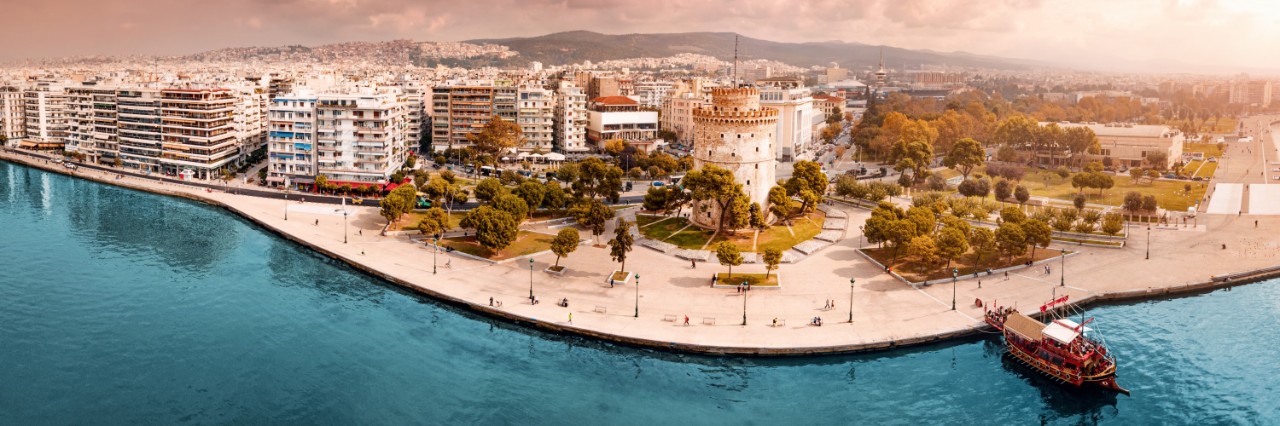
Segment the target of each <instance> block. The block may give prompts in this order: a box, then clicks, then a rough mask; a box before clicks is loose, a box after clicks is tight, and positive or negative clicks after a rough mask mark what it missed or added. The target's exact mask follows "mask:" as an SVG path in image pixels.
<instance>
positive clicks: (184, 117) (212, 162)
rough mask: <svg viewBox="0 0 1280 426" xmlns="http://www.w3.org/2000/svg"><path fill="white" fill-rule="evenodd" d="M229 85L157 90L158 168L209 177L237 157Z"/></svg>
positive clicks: (234, 101) (215, 174) (163, 170)
mask: <svg viewBox="0 0 1280 426" xmlns="http://www.w3.org/2000/svg"><path fill="white" fill-rule="evenodd" d="M236 106H237V99H236V96H235V94H234V93H232V91H231V90H230V89H224V88H216V89H204V88H181V89H162V90H160V110H159V112H160V131H161V135H160V141H161V148H162V149H163V151H162V152H161V154H160V168H161V172H163V173H166V174H172V175H178V176H183V177H192V178H197V179H211V178H215V177H217V175H218V173H217V172H218V171H219V170H222V169H223V168H225V167H228V166H230V165H233V164H234V163H235V162H236V160H237V159H239V158H240V154H241V151H240V140H239V139H238V138H237V136H238V135H237V133H236V128H235V111H236Z"/></svg>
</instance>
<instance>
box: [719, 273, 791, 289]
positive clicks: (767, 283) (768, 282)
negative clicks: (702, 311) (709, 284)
mask: <svg viewBox="0 0 1280 426" xmlns="http://www.w3.org/2000/svg"><path fill="white" fill-rule="evenodd" d="M764 276H765V274H744V273H741V272H736V273H734V274H733V275H729V274H728V273H723V274H721V273H717V274H716V278H717V279H718V281H717V283H718V284H719V285H730V286H732V285H738V284H742V282H743V281H745V282H746V283H747V284H748V285H750V286H752V287H777V286H778V274H769V278H765V277H764Z"/></svg>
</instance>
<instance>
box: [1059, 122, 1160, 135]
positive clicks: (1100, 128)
mask: <svg viewBox="0 0 1280 426" xmlns="http://www.w3.org/2000/svg"><path fill="white" fill-rule="evenodd" d="M1048 124H1049V123H1040V125H1041V126H1044V125H1048ZM1057 124H1058V127H1062V128H1064V129H1065V128H1070V127H1088V128H1089V129H1091V130H1093V133H1094V134H1096V135H1098V136H1099V137H1107V136H1110V137H1139V138H1165V137H1170V136H1172V135H1174V134H1177V133H1178V131H1177V130H1174V129H1173V128H1170V127H1169V126H1162V125H1151V124H1128V123H1109V124H1103V123H1057Z"/></svg>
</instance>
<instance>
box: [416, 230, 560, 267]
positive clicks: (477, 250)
mask: <svg viewBox="0 0 1280 426" xmlns="http://www.w3.org/2000/svg"><path fill="white" fill-rule="evenodd" d="M554 238H555V236H553V235H547V234H539V233H536V232H529V231H520V234H519V235H518V236H516V240H515V242H513V243H511V245H509V246H507V248H504V249H502V250H499V251H497V252H494V251H493V250H490V249H488V248H486V247H484V246H481V245H480V243H479V242H477V241H476V237H475V236H469V237H454V238H445V239H444V240H441V242H440V245H442V246H445V247H452V248H453V249H454V250H457V251H460V252H463V253H466V254H469V255H472V256H478V257H483V258H485V259H489V260H504V259H510V258H513V257H519V256H524V255H526V254H533V253H537V252H540V251H545V250H550V249H551V240H552V239H554Z"/></svg>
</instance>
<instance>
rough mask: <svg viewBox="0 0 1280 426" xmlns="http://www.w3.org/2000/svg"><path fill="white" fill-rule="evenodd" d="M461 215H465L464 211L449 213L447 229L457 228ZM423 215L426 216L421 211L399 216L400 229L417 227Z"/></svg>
mask: <svg viewBox="0 0 1280 426" xmlns="http://www.w3.org/2000/svg"><path fill="white" fill-rule="evenodd" d="M463 215H465V213H462V212H453V213H452V214H450V215H449V229H454V228H457V227H458V222H461V221H462V216H463ZM423 216H426V215H425V214H422V213H406V214H405V215H404V216H403V217H401V218H400V229H405V230H408V229H418V223H419V222H422V218H423Z"/></svg>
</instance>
